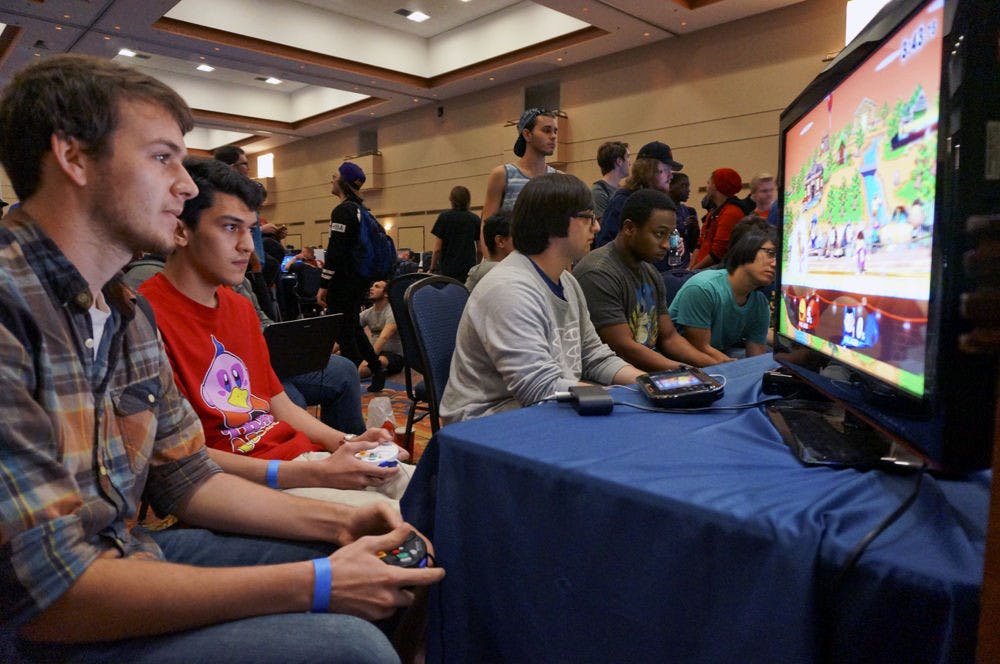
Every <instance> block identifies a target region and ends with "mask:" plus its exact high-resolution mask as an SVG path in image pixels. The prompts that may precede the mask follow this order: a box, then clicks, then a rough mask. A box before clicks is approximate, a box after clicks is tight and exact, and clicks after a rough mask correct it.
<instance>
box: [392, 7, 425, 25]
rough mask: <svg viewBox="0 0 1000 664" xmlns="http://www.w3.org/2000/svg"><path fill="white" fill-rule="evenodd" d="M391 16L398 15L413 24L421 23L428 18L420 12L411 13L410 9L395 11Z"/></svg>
mask: <svg viewBox="0 0 1000 664" xmlns="http://www.w3.org/2000/svg"><path fill="white" fill-rule="evenodd" d="M393 14H399V15H400V16H402V17H404V18H408V19H410V20H411V21H413V22H415V23H423V22H424V21H426V20H427V19H429V18H430V16H428V15H427V14H425V13H423V12H421V11H413V10H412V9H397V10H396V11H394V12H393Z"/></svg>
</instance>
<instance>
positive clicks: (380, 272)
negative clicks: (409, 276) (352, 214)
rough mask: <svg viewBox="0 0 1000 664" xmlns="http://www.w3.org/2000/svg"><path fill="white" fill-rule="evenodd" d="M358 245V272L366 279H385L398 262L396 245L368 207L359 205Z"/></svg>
mask: <svg viewBox="0 0 1000 664" xmlns="http://www.w3.org/2000/svg"><path fill="white" fill-rule="evenodd" d="M357 207H358V246H357V249H356V250H355V265H356V266H357V273H358V275H359V276H361V277H362V278H364V279H369V280H371V281H375V280H378V279H384V278H385V277H386V276H388V275H389V273H390V272H391V271H392V268H393V265H395V263H396V245H395V244H394V243H393V241H392V238H391V237H389V236H388V235H386V232H385V229H384V228H382V224H380V223H378V221H377V220H376V219H375V215H373V214H372V213H371V212H370V211H369V210H368V208H366V207H365V206H364V205H358V206H357Z"/></svg>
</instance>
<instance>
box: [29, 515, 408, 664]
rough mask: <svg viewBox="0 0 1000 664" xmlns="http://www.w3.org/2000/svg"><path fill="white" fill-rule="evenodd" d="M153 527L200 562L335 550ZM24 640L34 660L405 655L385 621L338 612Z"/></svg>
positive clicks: (169, 547)
mask: <svg viewBox="0 0 1000 664" xmlns="http://www.w3.org/2000/svg"><path fill="white" fill-rule="evenodd" d="M150 534H151V535H152V536H153V538H154V539H155V540H156V542H157V543H158V544H159V545H160V547H161V548H162V549H163V553H164V555H165V557H166V559H167V560H168V561H170V562H177V563H184V564H189V565H197V566H213V567H232V566H239V565H268V564H279V563H286V562H296V561H300V560H311V559H313V558H318V557H320V556H326V555H329V553H330V552H331V550H332V545H330V544H322V543H299V542H286V541H282V540H271V539H266V538H255V537H243V536H239V535H217V534H215V533H212V532H209V531H207V530H200V529H196V528H191V529H182V528H177V529H170V530H166V531H161V532H158V533H150ZM336 573H337V571H336V570H334V574H336ZM18 646H19V653H18V654H19V655H20V656H21V657H22V659H23V661H27V662H33V661H38V662H51V661H59V662H95V663H96V662H142V663H146V662H149V663H161V662H162V663H164V664H165V663H167V662H206V663H207V662H235V661H248V662H249V661H252V662H283V663H285V662H287V663H288V664H294V663H299V662H301V663H302V664H315V663H316V662H359V663H360V662H366V663H368V662H372V663H375V662H379V663H382V662H394V663H397V664H398V662H399V657H398V656H397V655H396V651H395V650H393V648H392V645H391V644H390V643H389V640H388V639H387V638H386V636H385V634H383V633H382V632H381V631H380V630H379V628H378V627H376V626H375V625H373V624H372V623H370V622H367V621H365V620H362V619H361V618H355V617H354V616H346V615H338V614H313V613H286V614H277V615H270V616H259V617H256V618H245V619H243V620H235V621H232V622H228V623H221V624H218V625H211V626H208V627H201V628H198V629H192V630H188V631H186V632H178V633H176V634H168V635H165V636H155V637H148V638H140V639H130V640H128V641H117V642H112V643H96V644H83V645H70V646H63V645H59V646H53V645H37V644H30V643H27V642H25V641H19V642H18ZM15 661H17V660H15Z"/></svg>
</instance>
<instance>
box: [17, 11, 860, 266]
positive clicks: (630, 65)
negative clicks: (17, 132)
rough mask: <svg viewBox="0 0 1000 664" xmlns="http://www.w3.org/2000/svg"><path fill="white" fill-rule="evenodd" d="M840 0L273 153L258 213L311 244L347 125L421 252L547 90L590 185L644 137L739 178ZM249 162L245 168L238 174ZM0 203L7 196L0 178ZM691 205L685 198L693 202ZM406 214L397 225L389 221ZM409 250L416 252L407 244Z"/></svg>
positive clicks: (565, 155) (770, 165)
mask: <svg viewBox="0 0 1000 664" xmlns="http://www.w3.org/2000/svg"><path fill="white" fill-rule="evenodd" d="M844 13H845V9H844V6H843V3H840V2H830V1H829V0H806V1H805V2H802V3H800V4H797V5H793V6H791V7H788V8H785V9H781V10H778V11H774V12H770V13H768V14H763V15H760V16H755V17H752V18H749V19H745V20H742V21H738V22H735V23H731V24H728V25H723V26H719V27H717V28H712V29H709V30H703V31H701V32H697V33H694V34H691V35H685V36H682V37H677V38H674V39H668V40H664V41H662V42H658V43H656V44H652V45H649V46H640V47H638V48H635V49H632V50H630V51H627V52H624V53H619V54H616V55H614V56H610V57H608V58H605V59H603V60H598V61H592V62H588V63H584V64H580V65H575V66H570V67H557V66H555V64H554V63H553V67H552V69H551V71H548V72H544V73H540V74H538V75H537V76H535V77H533V78H531V79H526V80H523V81H519V82H518V83H516V84H510V85H503V86H498V87H496V88H492V89H490V90H487V91H485V92H481V93H476V94H473V95H467V96H465V97H460V98H456V99H451V100H447V101H445V102H442V104H441V105H442V106H444V116H443V117H441V118H439V117H437V113H436V105H435V106H425V107H421V108H418V109H415V110H413V111H410V112H407V113H400V114H397V115H394V116H390V117H388V118H383V119H380V120H378V121H376V122H373V123H371V124H370V125H356V126H354V127H351V128H348V129H343V130H338V131H335V132H331V133H329V134H325V135H322V136H318V137H315V138H312V139H306V140H301V141H298V142H296V143H291V144H289V145H286V146H282V147H280V148H277V149H276V150H274V155H275V177H274V190H273V191H274V193H273V196H272V199H271V200H272V203H271V204H269V205H267V206H266V207H265V208H264V210H262V213H263V216H264V217H265V218H266V219H268V220H270V221H273V222H276V223H285V224H288V225H289V231H290V233H291V234H293V235H295V234H298V235H301V237H302V241H303V242H304V243H307V244H320V243H325V239H326V231H327V225H328V220H329V214H330V208H331V207H332V206H333V204H334V202H335V199H334V198H333V197H332V196H331V195H330V186H329V181H330V175H331V173H333V171H334V170H335V169H336V167H337V166H338V165H339V164H340V162H341V161H342V160H343V158H344V157H345V156H347V155H351V154H353V153H354V152H355V151H356V145H357V133H358V131H359V130H360V129H367V128H372V127H375V128H377V129H378V133H379V149H380V151H381V153H382V157H381V170H382V173H381V180H382V182H383V187H382V189H380V190H378V191H368V192H363V193H365V196H366V203H367V204H368V205H369V207H371V209H372V210H373V211H374V212H375V214H376V215H377V216H378V217H379V218H380V219H381V220H382V221H383V222H386V221H391V222H392V225H393V230H392V231H391V234H392V235H393V237H394V238H397V239H398V236H397V229H398V228H400V227H403V228H406V229H408V230H406V231H404V240H405V244H408V245H412V244H414V243H415V239H414V238H417V237H420V235H421V233H420V232H419V230H415V229H414V227H417V228H418V229H419V228H421V227H422V228H423V229H424V233H423V240H424V243H425V246H424V249H425V250H429V249H430V248H431V242H432V240H433V238H432V237H431V236H430V227H431V226H432V225H433V222H434V219H435V218H436V214H435V212H434V211H435V210H440V209H443V208H446V207H448V192H449V191H450V190H451V188H452V187H453V186H454V185H456V184H464V185H465V186H467V187H468V188H469V190H470V191H471V192H472V204H473V207H474V208H475V207H477V206H481V205H482V202H483V194H484V192H485V187H486V178H487V175H488V174H489V172H490V170H491V169H492V168H494V167H495V166H496V165H498V164H500V163H502V162H505V161H511V160H512V159H513V158H514V155H513V153H512V152H511V148H512V147H513V144H514V139H515V138H516V131H515V129H514V128H513V127H505V126H504V124H505V123H506V122H507V121H509V120H516V119H517V117H518V116H519V115H520V112H521V110H522V104H523V94H524V86H525V85H531V84H534V83H538V82H542V81H552V80H558V81H560V83H561V104H560V106H561V108H562V110H563V111H564V112H565V113H566V114H567V116H568V117H567V118H566V119H565V120H563V121H562V122H561V125H560V140H559V148H558V151H557V153H556V155H555V156H554V159H556V160H558V161H559V162H564V163H565V164H566V170H567V171H568V172H569V173H572V174H574V175H577V176H579V177H580V178H582V179H583V180H584V181H586V182H587V183H590V182H592V181H593V180H595V179H597V178H598V177H600V171H599V169H598V167H597V163H596V161H595V157H596V154H597V147H598V146H599V145H600V144H601V143H602V142H604V141H606V140H624V141H627V142H629V143H630V144H631V146H632V150H633V153H634V152H635V151H637V150H638V148H639V147H640V146H641V145H642V144H643V143H646V142H648V141H651V140H662V141H665V142H666V143H668V144H670V146H671V147H672V148H673V150H674V157H675V158H676V159H677V160H678V161H681V162H683V163H684V171H685V172H686V173H688V174H689V175H690V177H691V180H692V183H693V185H694V187H695V188H698V187H702V186H703V184H704V182H705V179H706V178H707V177H708V174H709V173H710V172H711V171H712V170H713V169H714V168H718V167H720V166H729V167H732V168H735V169H736V170H738V171H739V172H740V174H741V175H742V176H743V179H744V181H749V180H750V178H751V177H752V176H753V174H754V173H755V172H756V171H760V170H767V171H771V172H774V171H775V170H776V169H777V150H778V116H779V114H780V112H781V110H782V109H783V108H784V107H785V106H786V105H787V104H788V103H789V102H790V101H791V100H792V99H793V98H794V97H795V96H796V95H797V94H798V93H799V91H800V90H801V89H802V88H803V87H804V86H805V85H806V84H807V83H808V82H809V81H810V80H812V78H813V77H814V76H815V75H816V74H818V73H819V72H820V71H821V70H822V68H823V62H822V58H823V56H825V55H826V54H827V53H830V52H833V51H837V50H838V49H839V48H840V47H841V46H842V45H843V43H842V42H843V26H844V20H845V15H844ZM252 163H253V160H251V164H252ZM0 182H2V185H3V193H4V194H5V197H6V196H10V198H6V200H8V201H11V200H12V199H13V198H14V197H13V191H12V190H11V189H10V188H9V182H8V181H7V179H6V177H5V176H4V175H3V174H0ZM692 198H699V196H697V195H693V196H692ZM401 213H406V214H405V216H400V214H401ZM411 248H415V249H418V248H419V247H416V246H413V247H411Z"/></svg>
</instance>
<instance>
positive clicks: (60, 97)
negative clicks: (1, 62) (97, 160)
mask: <svg viewBox="0 0 1000 664" xmlns="http://www.w3.org/2000/svg"><path fill="white" fill-rule="evenodd" d="M122 101H145V102H149V103H151V104H155V105H157V106H160V107H162V108H164V109H165V110H167V111H168V112H169V113H170V114H171V115H172V116H173V118H174V120H176V121H177V125H178V126H179V127H180V129H181V132H182V133H185V134H186V133H187V132H189V131H190V130H191V128H192V127H194V120H193V119H192V117H191V109H189V108H188V105H187V103H185V101H184V100H183V99H181V97H180V95H178V94H177V93H176V92H174V90H173V89H171V88H170V87H168V86H167V85H166V84H164V83H162V82H160V81H158V80H156V79H155V78H153V77H152V76H149V75H147V74H144V73H142V72H140V71H139V70H137V69H133V68H131V67H126V66H124V65H121V64H118V63H116V62H111V61H110V60H102V59H100V58H94V57H90V56H83V55H65V54H64V55H56V56H52V57H50V58H46V59H45V60H42V61H41V62H38V63H36V64H34V65H32V66H30V67H27V68H26V69H24V70H22V71H21V72H20V73H18V74H17V75H16V76H14V79H13V81H11V83H10V84H9V85H8V86H7V87H6V89H5V90H4V92H3V96H2V97H0V163H2V164H3V166H4V168H5V169H6V170H7V175H8V176H9V177H10V181H11V184H12V185H13V186H14V191H15V193H17V196H18V198H19V199H21V200H22V201H23V200H26V199H28V198H30V197H31V196H32V195H33V194H34V193H35V192H36V191H37V190H38V187H39V184H40V180H41V172H42V158H43V157H44V156H45V153H46V152H48V151H49V145H50V142H49V141H50V138H51V137H52V135H53V134H58V135H60V136H65V137H72V138H76V139H78V140H79V141H80V142H81V143H82V144H83V146H84V149H85V150H86V153H87V154H89V155H91V156H93V157H101V156H104V154H105V152H106V150H107V148H108V142H109V140H110V138H111V135H112V134H113V133H114V132H115V129H117V128H118V123H119V120H120V118H119V117H118V113H119V106H120V104H121V102H122Z"/></svg>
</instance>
